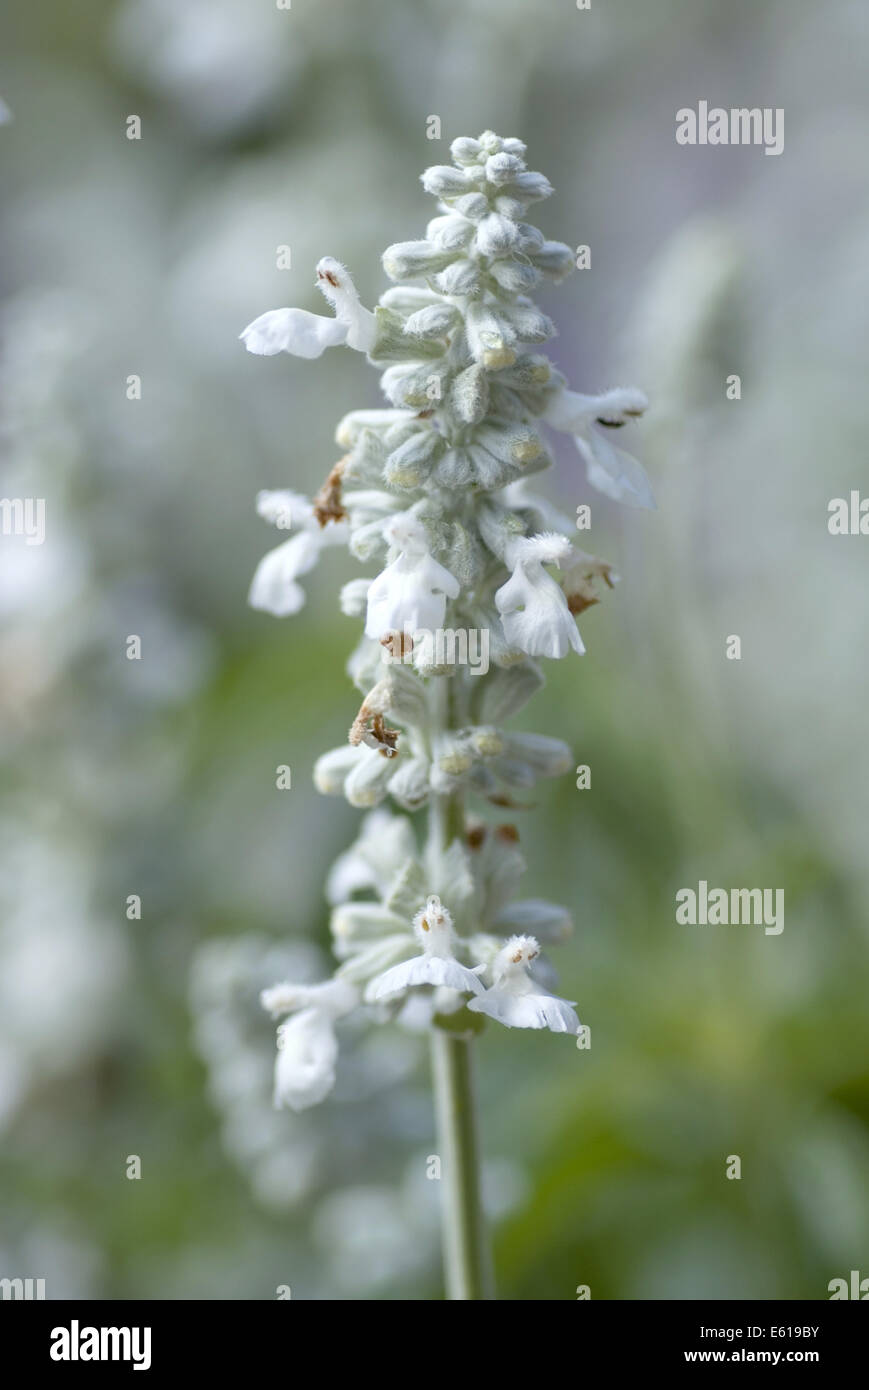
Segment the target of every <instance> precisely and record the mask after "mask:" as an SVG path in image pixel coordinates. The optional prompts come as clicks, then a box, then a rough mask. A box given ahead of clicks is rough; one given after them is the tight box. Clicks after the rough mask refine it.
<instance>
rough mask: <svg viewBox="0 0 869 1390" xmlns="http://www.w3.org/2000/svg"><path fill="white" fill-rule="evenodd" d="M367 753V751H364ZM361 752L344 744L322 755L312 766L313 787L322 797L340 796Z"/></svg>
mask: <svg viewBox="0 0 869 1390" xmlns="http://www.w3.org/2000/svg"><path fill="white" fill-rule="evenodd" d="M365 751H367V750H365ZM360 756H361V751H360V749H358V748H351V747H350V745H349V744H344V745H342V747H340V748H332V749H330V750H329V752H328V753H322V754H321V755H320V757H319V758H318V759H317V761H316V762H315V764H314V786H315V787H316V788H317V791H318V792H322V793H323V795H324V796H340V795H341V794H342V792H343V791H344V783H345V782H346V780H347V777H348V775H349V773H350V772H351V771H352V769H353V768H354V767H355V766H356V764H357V763H358V762H359V759H360Z"/></svg>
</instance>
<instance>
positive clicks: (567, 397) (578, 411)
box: [543, 386, 649, 434]
mask: <svg viewBox="0 0 869 1390" xmlns="http://www.w3.org/2000/svg"><path fill="white" fill-rule="evenodd" d="M648 404H649V402H648V400H647V399H646V397H645V396H644V395H643V392H642V391H638V390H637V389H636V388H635V387H633V386H617V387H616V388H615V389H614V390H612V391H602V392H601V394H600V395H599V396H584V395H583V394H582V393H581V392H580V391H569V390H567V389H566V388H565V389H563V390H561V391H559V392H558V394H557V395H555V396H553V398H552V400H551V401H550V402H549V404H548V405H547V407H546V410H545V411H544V414H543V419H544V420H545V421H546V423H547V425H551V426H552V428H553V429H555V430H561V431H563V433H564V434H575V433H577V432H578V431H585V430H586V429H587V428H588V426H589V425H590V424H591V423H592V421H594V420H596V419H598V418H599V417H603V418H605V419H611V420H616V421H623V420H625V419H626V418H629V417H630V416H632V415H642V413H643V411H644V410H646V409H647V408H648Z"/></svg>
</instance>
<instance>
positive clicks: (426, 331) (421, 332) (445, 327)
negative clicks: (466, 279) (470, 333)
mask: <svg viewBox="0 0 869 1390" xmlns="http://www.w3.org/2000/svg"><path fill="white" fill-rule="evenodd" d="M460 322H461V315H460V314H459V311H458V309H457V308H456V307H455V305H454V304H446V303H444V302H443V301H441V302H440V303H439V304H427V305H426V306H425V308H423V309H417V310H416V312H415V313H413V314H411V315H410V317H409V318H408V319H407V320H406V321H405V324H404V332H405V334H406V335H407V337H409V338H445V337H446V335H447V334H448V333H449V332H451V330H452V329H453V328H455V327H456V325H457V324H459V323H460Z"/></svg>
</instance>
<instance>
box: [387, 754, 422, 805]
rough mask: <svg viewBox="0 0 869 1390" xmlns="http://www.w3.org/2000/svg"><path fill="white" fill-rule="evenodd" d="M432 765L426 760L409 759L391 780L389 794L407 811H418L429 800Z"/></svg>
mask: <svg viewBox="0 0 869 1390" xmlns="http://www.w3.org/2000/svg"><path fill="white" fill-rule="evenodd" d="M429 769H430V764H429V763H428V761H427V760H426V759H425V758H408V759H407V760H406V761H405V762H403V763H402V765H401V767H400V768H399V769H398V771H397V772H395V773H394V774H393V776H392V777H391V778H390V779H389V794H390V796H392V797H394V799H395V800H396V801H397V802H398V804H399V806H403V807H404V809H405V810H406V811H416V810H418V809H419V807H420V806H424V805H425V804H426V802H427V801H428V799H429V795H430V793H431V788H430V786H429Z"/></svg>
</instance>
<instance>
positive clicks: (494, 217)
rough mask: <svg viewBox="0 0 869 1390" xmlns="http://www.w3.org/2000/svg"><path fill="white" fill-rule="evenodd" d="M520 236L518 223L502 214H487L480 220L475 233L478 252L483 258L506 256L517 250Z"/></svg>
mask: <svg viewBox="0 0 869 1390" xmlns="http://www.w3.org/2000/svg"><path fill="white" fill-rule="evenodd" d="M518 241H519V234H518V231H517V228H516V223H515V222H511V221H510V219H509V218H508V217H502V215H501V213H500V212H490V213H487V214H486V216H485V217H483V218H482V219H481V220H480V223H479V225H478V227H477V230H476V233H475V242H476V247H477V250H478V251H479V253H480V255H481V256H506V255H508V254H509V252H511V251H513V250H515V249H516V246H517V243H518Z"/></svg>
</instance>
